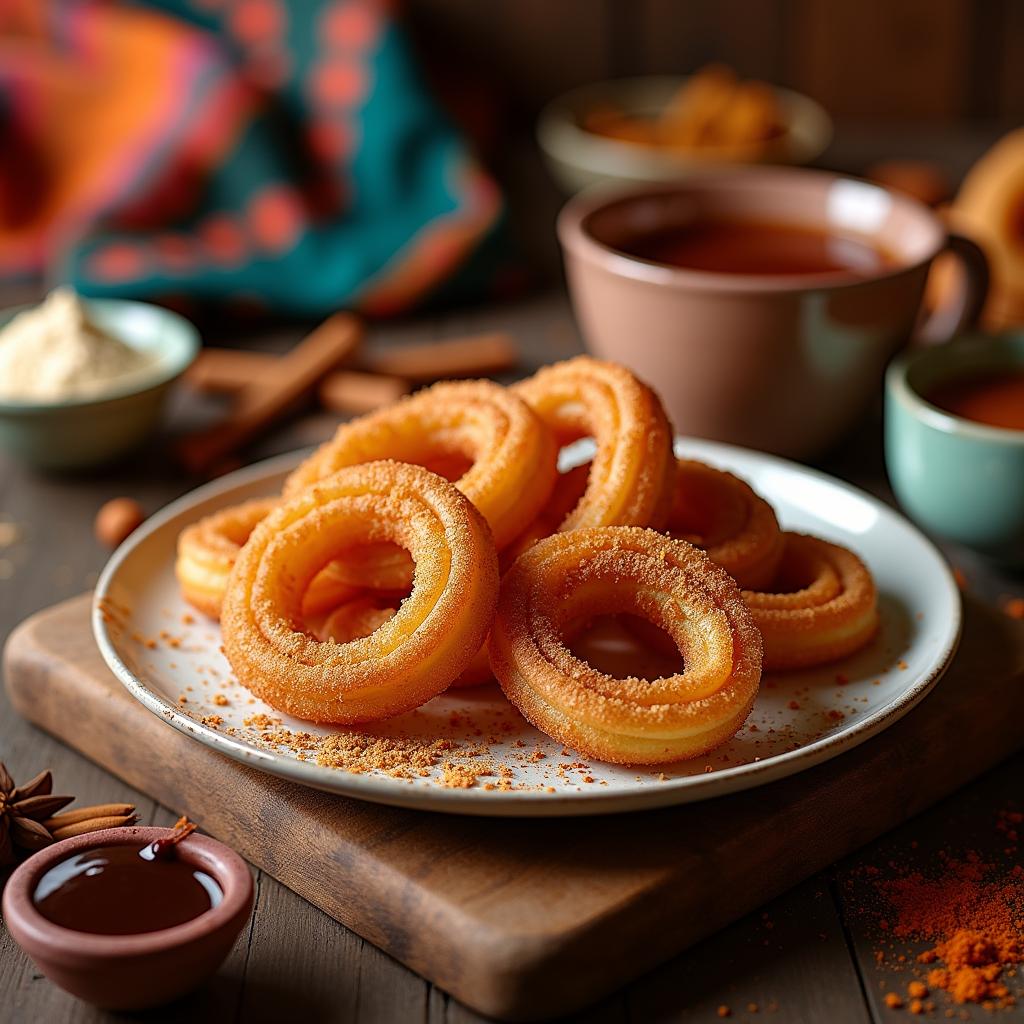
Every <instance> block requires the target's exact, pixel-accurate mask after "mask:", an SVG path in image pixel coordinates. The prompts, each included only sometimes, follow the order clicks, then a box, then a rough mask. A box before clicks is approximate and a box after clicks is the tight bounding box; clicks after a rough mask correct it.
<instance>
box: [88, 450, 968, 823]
mask: <svg viewBox="0 0 1024 1024" xmlns="http://www.w3.org/2000/svg"><path fill="white" fill-rule="evenodd" d="M691 444H696V445H697V446H698V447H699V448H700V449H702V452H703V453H704V454H703V455H702V456H701V457H708V458H711V459H713V458H714V457H715V453H717V452H722V453H724V455H725V459H726V462H728V461H729V460H728V456H729V454H731V453H741V454H742V455H744V456H753V457H754V458H755V459H758V460H761V461H763V462H766V463H769V464H771V465H774V466H776V467H779V468H782V469H784V470H786V471H790V472H792V471H796V472H798V473H800V474H801V475H804V476H809V477H812V478H814V479H817V480H818V481H820V482H823V483H826V484H828V485H830V486H833V487H839V488H840V489H841V490H843V491H845V492H847V493H848V494H851V495H853V496H856V497H858V498H860V499H862V500H864V501H866V502H867V503H868V504H869V505H870V506H871V507H872V508H875V509H880V510H881V511H882V512H883V513H884V514H886V515H890V516H894V517H896V519H897V520H899V521H901V522H902V524H903V525H904V526H905V527H906V528H908V529H909V530H910V531H911V532H912V533H913V534H915V535H916V539H917V540H918V541H919V542H920V543H921V544H922V545H923V546H924V548H925V549H926V550H927V551H928V553H929V554H930V555H931V556H932V557H933V559H934V562H935V565H936V567H937V568H938V569H939V570H940V572H941V575H942V577H943V583H944V584H945V588H944V589H945V590H946V597H947V598H949V599H951V600H950V606H951V608H952V612H953V614H952V616H951V619H950V622H949V625H948V628H947V630H946V632H945V634H944V635H943V644H942V649H941V652H940V653H939V655H938V657H937V660H936V662H935V664H934V665H933V667H932V668H931V669H929V670H928V671H927V672H926V673H924V674H923V675H922V676H920V677H919V678H917V679H916V680H915V681H914V682H913V683H911V684H909V685H908V686H907V688H906V689H905V690H904V691H903V693H902V694H900V695H899V696H898V697H896V698H894V699H893V700H892V701H891V702H890V703H889V704H887V705H884V706H883V707H881V708H879V709H878V710H877V711H876V712H874V713H873V714H871V715H869V716H867V717H866V718H865V719H864V720H863V721H861V722H856V723H854V724H852V725H851V726H850V727H849V728H847V729H845V730H843V731H842V732H840V733H833V734H831V735H829V736H824V737H821V738H819V739H816V740H814V741H813V742H811V743H809V744H807V745H805V746H802V747H798V748H796V749H795V750H789V751H783V752H782V753H780V754H775V755H772V756H770V757H767V758H765V759H764V760H763V761H754V762H748V763H746V764H741V765H733V766H732V767H729V768H722V769H718V770H716V771H714V772H712V773H709V774H708V775H706V776H701V775H697V776H687V777H685V778H684V779H681V780H678V783H677V784H676V785H672V784H661V785H659V786H652V787H651V789H650V790H649V791H639V792H636V791H633V792H628V793H622V792H616V791H614V790H613V791H611V792H605V791H602V790H596V789H587V790H582V791H580V792H566V793H561V792H560V793H558V794H555V795H553V794H550V793H544V792H537V791H531V790H525V791H519V790H516V791H511V792H503V791H500V790H498V791H485V790H482V789H478V788H476V787H473V788H469V789H445V788H443V787H441V788H438V789H437V791H436V792H434V791H430V792H429V794H424V792H423V791H422V790H421V789H419V788H417V787H414V786H411V785H410V784H409V783H408V782H407V781H403V780H399V779H390V778H381V777H378V776H369V775H362V774H353V773H349V772H343V771H341V772H339V771H337V770H332V769H324V768H322V767H321V766H319V765H316V764H315V763H310V762H308V761H298V760H296V759H294V758H288V757H286V756H285V755H282V754H278V753H275V752H273V751H269V750H262V749H260V748H258V747H255V746H252V745H250V744H248V743H245V742H243V741H241V740H236V739H234V738H233V737H231V736H227V735H225V734H223V733H221V732H219V731H217V730H216V729H213V728H211V727H208V726H204V725H203V724H202V723H201V722H197V721H196V720H195V719H194V718H192V717H191V716H190V715H187V714H185V713H184V712H182V711H181V710H180V709H179V708H178V707H177V705H174V704H172V703H171V702H170V701H169V700H167V698H165V697H163V696H161V695H160V694H158V693H156V692H155V691H154V690H153V689H151V688H149V687H148V686H147V685H146V684H145V682H144V681H143V680H142V679H140V678H139V677H138V676H136V675H135V673H134V672H133V671H132V670H131V669H130V668H129V667H128V666H127V665H126V664H125V662H124V661H123V660H122V658H121V656H120V654H119V653H118V652H117V649H116V647H115V645H114V642H113V640H112V639H111V637H110V635H109V631H108V629H107V623H106V620H105V618H104V614H103V603H104V600H105V599H106V597H107V596H108V592H109V588H110V585H111V583H112V581H113V580H114V579H115V577H116V575H117V572H118V570H119V569H120V567H121V566H122V565H123V563H124V562H125V561H126V560H127V559H128V558H129V557H130V555H131V554H132V553H133V552H134V550H135V549H136V548H137V547H138V546H139V545H141V544H142V543H143V542H144V541H145V540H146V539H147V538H148V537H149V536H151V535H152V534H154V533H156V532H158V531H159V530H161V529H163V528H164V527H165V526H166V525H167V523H168V522H170V521H171V520H173V519H174V518H175V517H176V516H178V515H180V514H181V513H183V512H186V511H188V510H190V509H192V508H194V507H195V506H196V505H198V504H200V503H201V502H203V501H206V500H208V499H209V498H214V497H217V496H218V495H221V494H224V493H226V492H228V491H231V490H233V489H235V488H237V487H242V486H245V485H247V484H252V483H255V482H257V481H259V480H261V479H264V478H267V477H271V476H272V475H274V474H276V473H281V472H282V471H285V470H287V469H289V468H291V467H293V466H294V465H296V464H297V462H298V461H299V460H300V459H301V458H302V457H303V455H304V454H307V453H308V452H309V451H310V450H311V448H303V449H298V450H296V451H291V452H285V453H282V454H279V455H275V456H272V457H270V458H268V459H263V460H261V461H259V462H256V463H253V464H251V465H249V466H245V467H243V468H241V469H238V470H235V471H234V472H232V473H228V474H225V475H224V476H221V477H218V478H217V479H215V480H211V481H208V482H207V483H205V484H201V485H200V486H199V487H196V488H194V489H192V490H190V491H187V492H186V493H185V494H183V495H181V496H180V497H178V498H176V499H174V500H173V501H172V502H170V503H169V504H167V505H165V506H164V507H163V508H161V509H160V510H159V511H158V512H155V513H154V514H153V515H152V516H151V517H149V519H147V520H146V522H145V523H144V524H143V525H142V526H141V527H139V529H137V530H135V531H134V532H133V533H132V534H131V535H130V536H129V537H128V538H127V539H126V540H125V541H124V542H123V543H122V544H121V545H119V547H118V548H117V549H116V550H115V551H114V552H113V554H112V555H111V557H110V559H109V560H108V561H107V564H106V565H105V566H104V568H103V571H102V572H101V573H100V576H99V579H98V580H97V582H96V588H95V591H94V594H93V601H92V609H91V620H92V631H93V636H94V638H95V640H96V643H97V646H98V647H99V650H100V653H101V655H102V657H103V660H104V662H105V663H106V664H107V667H108V668H109V669H110V670H111V671H112V672H113V674H114V676H115V677H116V678H117V679H118V681H119V682H120V683H121V684H122V685H123V686H124V687H125V688H126V689H127V690H128V692H129V693H130V694H131V695H132V697H134V698H135V699H136V700H138V701H139V702H140V703H141V704H142V705H143V706H144V707H145V708H146V709H147V710H149V711H150V712H152V713H153V714H155V715H156V716H157V717H159V718H160V719H161V720H162V721H164V722H165V723H166V724H168V725H170V726H171V727H172V728H174V729H176V730H177V731H178V732H181V733H183V734H184V735H186V736H188V737H190V738H191V739H194V740H197V741H199V742H200V743H202V744H203V745H204V746H207V747H210V748H211V749H213V750H215V751H217V752H218V753H222V754H225V755H226V756H229V757H231V758H232V759H233V760H236V761H238V762H239V763H242V764H247V765H251V766H252V767H255V768H258V769H259V770H261V771H265V772H267V773H268V774H271V775H275V776H277V777H278V778H282V779H285V780H287V781H290V782H294V783H297V784H299V785H303V786H307V787H309V788H312V789H317V790H320V791H322V792H328V793H333V794H335V795H338V796H341V797H347V798H351V799H362V800H367V801H370V802H372V803H379V804H386V805H390V806H398V807H406V808H411V809H414V810H421V811H436V812H441V813H452V814H463V815H470V816H481V817H536V818H539V817H574V816H585V815H604V814H617V813H629V812H634V811H642V810H653V809H656V808H660V807H668V806H674V805H681V804H685V803H695V802H699V801H703V800H708V799H714V798H715V797H718V796H725V795H728V794H730V793H735V792H738V791H743V790H747V789H754V788H757V787H759V786H762V785H766V784H768V783H770V782H773V781H776V780H779V779H783V778H787V777H789V776H792V775H796V774H798V773H799V772H801V771H804V770H806V769H809V768H813V767H815V766H816V765H819V764H822V763H824V762H826V761H829V760H832V759H833V758H835V757H838V756H841V755H842V754H844V753H846V752H847V751H849V750H852V749H854V748H855V747H858V746H860V745H861V744H862V743H864V742H866V741H867V740H869V739H871V738H872V737H873V736H877V735H878V734H879V733H880V732H883V731H884V730H885V729H887V728H889V727H890V726H891V725H894V724H895V723H896V722H897V721H899V719H901V718H902V717H903V716H904V715H906V714H907V713H908V712H909V711H910V710H911V709H912V708H914V707H915V706H916V705H917V704H918V703H920V702H921V701H922V700H923V699H924V698H925V697H927V695H928V694H929V693H930V692H931V691H932V689H934V687H935V686H936V684H937V683H938V682H939V680H940V679H941V678H942V676H943V675H944V674H945V673H946V671H947V669H948V668H949V666H950V664H951V663H952V661H953V658H954V657H955V656H956V652H957V649H958V647H959V644H960V638H961V634H962V629H963V604H962V598H961V595H960V591H959V588H958V587H957V585H956V581H955V579H954V576H953V571H952V569H951V568H950V566H949V564H948V562H947V561H946V559H945V557H944V556H943V555H942V553H941V552H940V551H939V549H938V548H937V547H936V545H935V544H934V542H933V541H932V540H931V539H930V538H929V537H927V536H926V535H925V534H924V533H923V531H922V530H921V529H920V528H919V527H918V526H916V525H915V524H914V523H913V522H911V521H910V520H909V519H908V518H907V517H906V516H904V515H903V514H902V513H901V512H900V511H899V510H898V509H896V508H894V507H893V506H891V505H888V504H886V503H885V502H883V501H882V500H881V499H879V498H876V497H875V496H874V495H872V494H869V493H868V492H867V491H865V490H863V489H862V488H860V487H857V486H856V485H854V484H850V483H848V482H846V481H845V480H841V479H840V478H839V477H835V476H832V475H830V474H828V473H825V472H823V471H822V470H819V469H815V468H814V467H811V466H805V465H803V464H801V463H798V462H793V461H791V460H789V459H783V458H780V457H779V456H776V455H771V454H769V453H767V452H760V451H757V450H755V449H751V448H743V447H740V446H739V445H731V444H724V443H722V442H719V441H709V440H705V439H703V438H687V437H677V438H676V447H677V448H678V447H679V446H680V445H682V446H683V448H684V449H686V448H687V447H688V446H689V445H691ZM687 454H688V455H693V454H695V453H693V452H688V453H687ZM332 772H333V774H332ZM334 780H340V781H341V782H342V785H340V786H339V785H336V784H335V785H332V784H331V782H332V781H334Z"/></svg>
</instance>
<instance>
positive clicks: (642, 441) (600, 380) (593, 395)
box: [512, 356, 676, 532]
mask: <svg viewBox="0 0 1024 1024" xmlns="http://www.w3.org/2000/svg"><path fill="white" fill-rule="evenodd" d="M512 390H513V391H515V392H516V394H518V395H521V396H522V397H523V398H525V399H526V401H527V402H529V404H530V405H531V406H532V407H533V408H534V409H535V410H536V411H537V414H538V415H539V416H540V418H541V419H542V420H543V421H544V422H545V423H546V424H547V425H548V427H550V428H551V430H552V432H553V433H554V435H555V437H556V438H557V440H558V442H559V443H560V444H562V445H564V444H568V443H569V442H571V441H574V440H576V439H578V438H581V437H592V438H593V439H594V441H595V443H596V446H597V452H596V454H595V455H594V458H593V461H592V462H591V464H590V473H589V476H588V478H587V486H586V489H585V491H584V493H583V496H582V497H581V498H580V499H579V501H578V502H577V503H576V505H575V507H574V508H573V509H572V510H571V511H570V512H569V513H568V514H567V515H566V516H565V518H564V519H563V520H562V522H561V523H560V524H559V525H558V530H559V531H560V532H566V531H569V530H577V529H580V528H581V527H591V526H653V527H655V528H661V527H663V526H664V525H665V523H666V521H667V519H668V514H669V509H670V508H671V505H672V482H673V476H674V474H675V468H676V460H675V456H674V455H673V453H672V441H673V437H672V426H671V424H670V423H669V421H668V417H667V416H666V415H665V410H664V408H663V407H662V404H661V400H660V399H659V398H658V396H657V395H656V394H655V393H654V391H653V390H652V389H651V388H649V387H648V386H647V385H646V384H644V383H643V382H642V381H640V380H638V379H637V378H636V377H635V376H633V374H632V373H630V372H629V370H627V369H626V368H625V367H624V366H619V365H618V364H617V363H609V362H604V361H603V360H600V359H591V358H590V357H589V356H577V357H576V358H575V359H569V360H567V361H565V362H562V363H555V364H554V365H553V366H548V367H545V368H544V369H542V370H540V371H539V372H538V373H536V374H535V375H534V376H533V377H530V378H528V379H527V380H524V381H521V382H520V383H518V384H516V385H515V386H514V387H513V388H512Z"/></svg>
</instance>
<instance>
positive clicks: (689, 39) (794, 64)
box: [411, 0, 1024, 124]
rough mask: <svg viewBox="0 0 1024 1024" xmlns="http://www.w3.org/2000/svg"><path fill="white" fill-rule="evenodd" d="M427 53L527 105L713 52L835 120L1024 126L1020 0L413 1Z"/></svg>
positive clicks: (691, 62)
mask: <svg viewBox="0 0 1024 1024" xmlns="http://www.w3.org/2000/svg"><path fill="white" fill-rule="evenodd" d="M411 15H412V18H413V21H414V24H415V27H416V28H417V29H418V30H419V33H420V35H421V36H422V37H424V38H425V39H426V40H427V42H428V45H429V48H430V50H431V51H432V55H433V56H434V57H435V58H440V59H441V60H445V61H447V60H450V61H452V62H453V63H455V64H460V65H470V66H473V65H475V66H476V68H477V69H478V71H479V72H480V73H481V74H482V75H484V76H485V77H486V78H487V80H488V81H489V82H490V83H491V84H492V85H493V86H494V87H496V88H497V89H499V90H500V91H501V92H503V93H505V94H507V95H508V96H510V97H511V98H512V99H513V100H514V101H515V102H516V103H517V105H518V106H519V107H521V108H522V109H523V111H524V112H526V113H532V112H533V111H534V110H535V109H536V108H537V107H538V106H539V105H540V104H541V103H543V102H544V101H545V100H547V99H549V98H550V97H552V96H554V95H556V94H557V93H559V92H560V91H562V90H564V89H567V88H570V87H572V86H573V85H577V84H581V83H583V82H587V81H592V80H594V79H598V78H606V77H609V76H617V75H629V74H637V73H645V72H660V71H664V72H686V71H689V70H692V69H693V68H695V67H699V66H700V65H701V64H703V63H705V62H707V61H710V60H721V61H725V62H727V63H729V64H731V65H733V66H734V67H735V68H736V69H737V70H738V71H739V72H740V73H742V74H745V75H752V76H757V77H761V78H765V79H769V80H771V81H773V82H776V83H778V84H782V85H789V86H792V87H793V88H795V89H799V90H800V91H802V92H806V93H808V94H810V95H811V96H814V97H815V98H816V99H818V100H820V101H821V102H822V103H823V104H824V105H825V106H826V107H827V108H828V109H829V110H830V111H831V113H832V114H833V115H834V116H836V117H838V118H840V119H865V120H888V121H897V120H906V121H928V122H933V123H940V124H941V123H948V122H957V121H964V120H969V121H978V120H984V121H999V122H1007V123H1020V122H1022V121H1024V0H411Z"/></svg>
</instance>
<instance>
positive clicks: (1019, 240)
mask: <svg viewBox="0 0 1024 1024" xmlns="http://www.w3.org/2000/svg"><path fill="white" fill-rule="evenodd" d="M948 217H949V221H950V223H951V225H952V227H953V228H954V229H955V230H958V231H961V232H963V233H964V234H966V235H967V236H968V237H969V238H971V239H973V240H974V241H975V242H977V243H978V245H980V246H981V247H982V249H984V251H985V255H986V256H987V257H988V261H989V265H990V268H991V272H992V290H991V293H990V295H989V302H988V303H987V305H986V309H985V319H986V321H987V322H988V323H989V325H990V326H991V327H992V328H993V329H1004V328H1005V327H1007V326H1012V325H1014V324H1017V323H1020V322H1021V321H1024V230H1022V229H1024V128H1017V129H1016V130H1014V131H1012V132H1009V133H1008V134H1007V135H1004V136H1003V137H1002V138H1001V139H1000V140H999V141H998V142H997V143H996V144H995V145H994V146H993V147H992V148H991V149H990V150H989V151H988V152H987V153H985V154H984V155H983V156H982V157H981V158H980V159H979V160H978V161H977V163H975V164H974V166H973V167H971V169H970V170H969V171H968V172H967V175H966V177H965V178H964V180H963V184H962V185H961V186H960V189H959V191H958V192H957V195H956V199H955V200H954V201H953V204H952V206H951V207H950V209H949V214H948ZM939 276H941V275H939ZM939 287H940V288H941V287H943V286H942V285H940V286H939Z"/></svg>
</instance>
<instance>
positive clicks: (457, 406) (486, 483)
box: [284, 380, 558, 549]
mask: <svg viewBox="0 0 1024 1024" xmlns="http://www.w3.org/2000/svg"><path fill="white" fill-rule="evenodd" d="M557 454H558V453H557V451H556V448H555V442H554V439H553V438H552V437H551V434H550V432H549V431H548V430H546V429H545V427H544V424H543V423H542V422H541V421H540V419H539V418H538V417H537V416H536V415H535V414H534V412H533V410H532V409H530V407H529V406H528V405H527V404H526V403H525V402H524V401H523V400H522V399H521V398H519V397H517V396H516V395H514V394H511V393H510V392H509V391H508V390H507V389H506V388H503V387H502V386H501V385H499V384H495V383H493V382H492V381H486V380H478V381H456V382H445V383H441V384H435V385H434V386H433V387H430V388H426V389H424V390H423V391H419V392H417V393H416V394H415V395H411V396H409V397H408V398H403V399H402V400H401V401H399V402H396V403H395V404H394V405H392V406H389V407H387V408H385V409H380V410H378V411H377V412H374V413H371V414H369V415H368V416H362V417H360V418H359V419H356V420H352V421H350V422H348V423H343V424H342V425H341V426H340V427H339V428H338V431H337V433H336V434H335V435H334V437H333V438H332V439H331V440H330V441H328V442H327V443H326V444H324V445H322V446H321V447H320V448H319V449H318V450H317V451H316V452H314V453H313V455H311V456H310V457H309V458H308V459H307V460H306V461H305V462H303V463H302V465H300V466H299V467H298V468H297V469H296V470H295V471H294V472H293V473H291V475H290V476H289V477H288V479H287V480H286V481H285V484H284V494H285V497H291V496H292V495H294V494H296V493H297V492H298V491H300V490H302V489H303V488H304V487H307V486H308V485H309V484H311V483H314V482H315V481H316V480H318V479H320V478H322V477H325V476H329V475H330V474H332V473H334V472H336V471H337V470H339V469H342V468H343V467H345V466H353V465H357V464H359V463H363V462H372V461H374V460H377V459H395V460H397V461H399V462H409V463H415V464H417V465H426V466H432V465H433V466H438V467H442V466H443V467H445V468H449V467H451V466H453V465H458V459H459V457H460V456H461V457H463V458H464V459H466V460H467V461H468V463H471V465H470V466H469V468H468V469H467V470H466V472H465V473H464V474H463V475H462V476H460V477H459V478H458V479H457V480H456V481H455V485H456V486H457V487H458V488H459V490H460V491H462V493H463V494H465V495H466V497H467V498H469V500H470V501H471V502H473V504H474V505H476V507H477V508H478V509H479V510H480V512H481V513H482V514H483V517H484V518H485V519H486V520H487V522H488V524H489V525H490V527H491V532H492V534H493V537H494V543H495V545H496V546H497V547H498V548H499V549H501V548H503V547H504V546H505V545H506V544H508V543H510V542H511V541H512V540H513V539H514V538H515V537H516V536H517V535H518V534H520V533H522V531H523V530H524V529H525V528H526V526H527V525H528V524H529V523H530V522H532V520H533V519H534V518H535V517H536V516H537V514H538V513H539V512H540V510H541V509H542V508H543V507H544V504H545V502H547V500H548V498H549V497H550V495H551V490H552V488H553V487H554V485H555V475H556V473H557V468H556V459H557Z"/></svg>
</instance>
